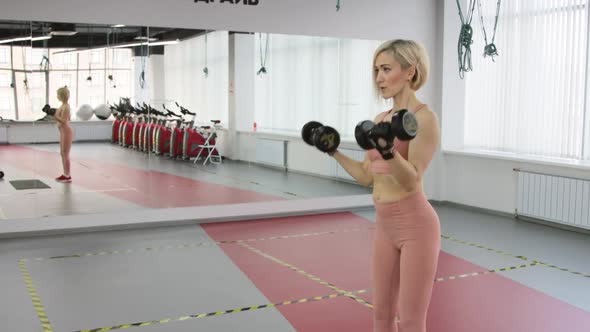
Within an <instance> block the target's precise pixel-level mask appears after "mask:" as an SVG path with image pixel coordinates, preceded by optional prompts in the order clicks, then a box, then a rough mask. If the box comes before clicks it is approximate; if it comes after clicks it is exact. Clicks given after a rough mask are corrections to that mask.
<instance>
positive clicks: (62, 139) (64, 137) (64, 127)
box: [55, 86, 74, 182]
mask: <svg viewBox="0 0 590 332" xmlns="http://www.w3.org/2000/svg"><path fill="white" fill-rule="evenodd" d="M57 99H58V100H59V101H60V102H61V103H62V104H61V106H60V107H59V108H58V109H57V111H55V120H56V121H57V128H58V129H59V147H60V153H61V162H62V165H63V174H62V175H61V176H59V177H57V178H56V180H57V181H59V182H71V181H72V176H71V174H70V149H71V148H72V140H73V138H74V133H73V131H72V127H71V126H70V104H68V101H69V100H70V90H69V89H68V88H67V87H65V86H64V87H63V88H59V89H57Z"/></svg>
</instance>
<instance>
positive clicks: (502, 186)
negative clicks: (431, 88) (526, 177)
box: [436, 1, 590, 213]
mask: <svg viewBox="0 0 590 332" xmlns="http://www.w3.org/2000/svg"><path fill="white" fill-rule="evenodd" d="M498 24H502V23H501V21H500V22H499V23H498ZM459 30H460V20H459V14H458V11H457V4H456V2H455V1H445V2H444V49H443V55H444V60H443V64H442V72H443V75H442V77H443V80H442V109H443V121H442V133H443V149H444V150H445V151H446V152H443V155H442V158H441V163H440V165H439V166H438V169H437V171H436V173H437V174H438V176H439V179H440V180H439V181H438V183H437V185H438V186H439V189H438V191H439V192H440V193H441V197H442V199H443V200H447V201H451V202H455V203H459V204H465V205H470V206H474V207H479V208H484V209H490V210H495V211H500V212H506V213H514V210H515V208H516V185H517V182H516V181H517V178H516V173H515V172H514V171H513V169H514V168H520V169H523V170H531V171H536V172H541V173H549V174H559V175H566V176H573V177H585V178H588V170H590V168H586V169H584V168H583V165H576V163H573V164H572V165H571V166H569V167H566V166H559V165H557V164H555V161H550V160H545V161H540V160H539V161H533V160H528V161H527V160H514V159H513V160H511V159H508V158H502V157H500V156H485V155H482V154H479V155H473V154H469V153H465V152H461V150H462V148H463V147H462V141H463V119H464V112H465V102H464V100H465V81H463V80H461V79H460V78H459V69H458V59H457V40H458V37H459ZM473 56H479V55H478V54H477V53H474V54H473ZM474 70H476V69H474ZM465 75H466V76H468V75H469V73H466V74H465ZM451 151H455V152H451ZM586 167H588V166H586Z"/></svg>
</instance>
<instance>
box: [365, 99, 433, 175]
mask: <svg viewBox="0 0 590 332" xmlns="http://www.w3.org/2000/svg"><path fill="white" fill-rule="evenodd" d="M425 106H426V105H425V104H422V105H419V106H418V107H416V108H415V109H414V110H411V112H412V113H414V114H416V113H417V112H418V111H420V110H421V109H423V108H424V107H425ZM390 112H391V110H389V111H386V112H382V113H381V114H379V116H378V118H379V119H380V120H379V121H378V122H382V121H383V119H385V117H387V115H388V114H389V113H390ZM393 146H394V149H395V151H397V152H399V154H400V155H401V156H402V157H404V158H405V159H406V160H407V159H408V150H409V148H410V141H400V140H399V139H397V138H395V139H394V140H393ZM367 156H368V157H369V161H370V163H369V170H370V171H371V172H372V173H377V174H388V173H391V168H390V167H389V163H388V162H387V161H386V160H384V159H383V157H382V156H381V154H380V153H379V151H377V149H371V150H368V151H367Z"/></svg>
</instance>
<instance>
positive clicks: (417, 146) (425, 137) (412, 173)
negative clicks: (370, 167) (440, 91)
mask: <svg viewBox="0 0 590 332" xmlns="http://www.w3.org/2000/svg"><path fill="white" fill-rule="evenodd" d="M416 120H417V121H418V133H417V135H416V137H415V138H414V139H413V140H411V141H410V144H409V148H408V160H405V159H404V157H402V156H401V155H400V154H399V152H397V151H394V157H393V158H392V159H389V160H388V161H387V162H388V163H389V165H390V167H391V175H392V176H393V177H394V178H395V179H396V181H397V182H398V183H399V184H400V185H401V186H402V187H403V188H404V189H405V190H406V191H408V192H410V191H414V190H415V189H416V186H417V185H418V184H419V182H420V180H422V177H423V175H424V172H425V171H426V169H427V168H428V165H429V164H430V161H431V160H432V158H433V157H434V153H435V152H436V149H437V148H438V145H439V141H440V128H439V126H438V117H437V116H436V113H434V112H432V111H431V110H429V109H424V110H422V111H420V112H416Z"/></svg>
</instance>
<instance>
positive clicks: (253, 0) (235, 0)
mask: <svg viewBox="0 0 590 332" xmlns="http://www.w3.org/2000/svg"><path fill="white" fill-rule="evenodd" d="M195 2H205V3H215V2H217V3H230V4H232V5H237V4H239V3H242V4H243V5H249V6H258V3H259V2H260V0H217V1H215V0H195Z"/></svg>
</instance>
